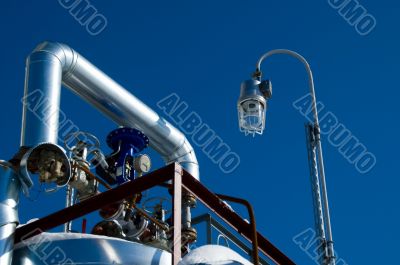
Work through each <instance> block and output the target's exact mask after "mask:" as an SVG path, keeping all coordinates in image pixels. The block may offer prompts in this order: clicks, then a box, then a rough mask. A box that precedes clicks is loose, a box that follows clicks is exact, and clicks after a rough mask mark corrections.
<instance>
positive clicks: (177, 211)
mask: <svg viewBox="0 0 400 265" xmlns="http://www.w3.org/2000/svg"><path fill="white" fill-rule="evenodd" d="M182 174H183V171H182V167H181V166H180V165H179V164H175V172H174V179H173V183H172V185H173V206H172V207H173V219H174V240H173V245H172V253H173V254H172V264H173V265H177V264H178V262H179V261H180V259H181V255H182V254H181V229H182V228H181V225H182V220H181V218H182V215H181V214H182V213H181V208H182Z"/></svg>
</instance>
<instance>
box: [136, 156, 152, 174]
mask: <svg viewBox="0 0 400 265" xmlns="http://www.w3.org/2000/svg"><path fill="white" fill-rule="evenodd" d="M133 167H134V169H135V170H136V171H137V172H139V173H147V172H149V171H150V168H151V161H150V157H149V156H148V155H139V156H137V157H135V161H134V162H133Z"/></svg>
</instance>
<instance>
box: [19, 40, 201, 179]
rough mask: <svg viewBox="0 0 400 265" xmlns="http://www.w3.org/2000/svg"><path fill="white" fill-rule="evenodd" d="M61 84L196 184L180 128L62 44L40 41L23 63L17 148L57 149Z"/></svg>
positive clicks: (196, 171)
mask: <svg viewBox="0 0 400 265" xmlns="http://www.w3.org/2000/svg"><path fill="white" fill-rule="evenodd" d="M61 84H63V85H65V86H66V87H68V88H69V89H70V90H71V91H73V92H74V93H75V94H76V95H78V96H79V97H81V98H82V99H84V100H85V101H86V102H88V103H89V104H91V105H92V106H94V107H95V108H96V109H98V110H99V111H100V112H101V113H103V114H104V115H105V116H107V117H109V118H110V119H111V120H113V121H114V122H116V123H117V124H119V125H121V126H127V127H134V128H137V129H139V130H141V131H142V132H143V133H144V134H145V135H146V136H147V137H149V139H150V146H151V147H152V148H153V149H154V150H156V151H157V152H158V153H159V154H160V155H161V156H162V157H163V159H164V161H165V162H166V163H167V164H170V163H173V162H177V163H179V164H180V165H181V166H182V167H184V168H185V169H186V170H187V171H188V172H190V174H191V175H192V176H194V177H195V178H197V179H199V166H198V162H197V158H196V155H195V153H194V151H193V148H192V146H191V145H190V143H189V142H188V140H187V139H186V137H185V136H184V135H183V134H182V133H181V132H180V131H179V130H178V129H176V128H175V127H174V126H173V125H171V124H170V123H169V122H167V121H166V120H165V119H163V118H162V117H160V116H159V115H158V114H157V113H156V112H155V111H153V110H152V109H151V108H149V107H148V106H147V105H145V104H144V103H143V102H142V101H140V100H139V99H138V98H136V97H135V96H133V95H132V94H131V93H130V92H128V91H127V90H126V89H125V88H123V87H122V86H121V85H119V84H118V83H116V82H115V81H114V80H112V79H111V78H110V77H109V76H107V75H106V74H105V73H103V72H102V71H101V70H99V69H98V68H96V67H95V66H94V65H92V64H91V63H90V62H89V61H87V60H86V59H85V58H83V57H82V56H81V55H80V54H78V53H77V52H76V51H74V50H73V49H71V48H70V47H68V46H66V45H64V44H60V43H52V42H44V43H42V44H40V45H39V46H38V47H37V48H36V49H35V50H34V51H33V52H32V53H31V55H30V56H29V57H28V59H27V66H26V79H25V93H24V100H23V103H24V109H23V121H22V132H21V146H35V145H37V144H38V143H42V142H49V143H54V144H57V141H58V139H57V138H58V130H59V118H60V117H59V115H60V114H59V107H60V91H61ZM38 101H40V104H38ZM61 119H62V117H61Z"/></svg>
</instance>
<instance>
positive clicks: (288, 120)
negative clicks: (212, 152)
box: [0, 0, 400, 265]
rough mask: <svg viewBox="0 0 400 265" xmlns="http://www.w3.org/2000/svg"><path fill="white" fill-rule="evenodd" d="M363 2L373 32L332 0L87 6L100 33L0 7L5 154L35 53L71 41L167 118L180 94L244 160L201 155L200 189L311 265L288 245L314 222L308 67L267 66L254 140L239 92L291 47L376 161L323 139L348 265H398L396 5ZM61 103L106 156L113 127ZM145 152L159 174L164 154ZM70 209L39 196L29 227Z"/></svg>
mask: <svg viewBox="0 0 400 265" xmlns="http://www.w3.org/2000/svg"><path fill="white" fill-rule="evenodd" d="M359 3H360V4H361V5H362V6H363V7H364V8H365V9H366V10H367V12H368V13H369V14H371V15H372V16H373V17H374V18H375V19H376V21H377V25H376V27H375V28H374V29H373V30H372V32H370V34H368V35H366V36H362V35H359V34H358V33H357V31H356V29H355V27H353V26H351V25H349V24H348V23H347V22H346V21H345V19H344V18H343V17H342V16H340V14H339V12H338V10H335V9H334V8H332V7H331V6H330V5H329V2H328V1H327V0H322V1H317V0H312V1H294V0H291V1H290V0H281V1H269V0H264V1H258V0H257V1H247V2H245V1H210V0H204V1H140V3H139V2H138V1H135V2H134V1H112V2H110V1H92V4H93V5H94V6H95V7H96V9H97V11H98V13H99V14H102V15H104V17H105V18H106V19H107V26H106V28H105V29H104V31H102V32H100V33H99V34H98V35H96V36H93V35H91V34H89V33H88V31H87V30H86V27H85V26H82V25H81V24H80V23H79V22H78V21H76V20H75V18H74V17H72V16H71V15H70V13H69V11H68V10H66V9H65V8H63V7H62V6H61V5H60V4H59V1H54V0H53V1H50V0H43V1H33V0H30V1H28V0H27V1H7V2H6V1H4V2H3V3H2V6H1V9H0V13H1V15H0V29H1V34H2V42H1V43H0V47H1V50H2V51H3V54H2V63H1V64H0V78H1V80H2V88H1V91H2V99H3V102H2V104H1V105H0V108H1V110H0V111H1V113H3V123H2V124H3V125H2V130H1V131H0V135H1V137H0V155H1V158H2V159H9V158H10V157H11V156H12V155H13V154H14V153H15V152H16V151H17V149H18V146H19V138H20V129H21V116H22V105H21V102H20V99H21V98H22V95H23V85H24V67H25V58H26V56H27V55H28V54H29V53H30V51H31V50H32V49H33V48H34V47H35V46H36V45H37V44H39V43H40V42H42V41H44V40H52V41H59V42H64V43H67V44H69V45H70V46H71V47H73V48H74V49H76V50H77V51H78V52H80V53H81V54H82V55H84V56H85V57H86V58H87V59H89V60H90V61H91V62H92V63H93V64H95V65H96V66H98V67H99V68H100V69H102V70H103V71H104V72H106V73H107V74H109V75H110V76H111V77H112V78H114V79H115V80H116V81H117V82H119V83H120V84H122V85H123V86H124V87H126V88H127V89H128V90H129V91H131V92H132V93H133V94H134V95H136V96H137V97H138V98H140V99H141V100H142V101H144V102H145V103H147V104H148V105H149V106H151V107H152V108H154V109H156V110H157V111H158V112H159V113H161V110H160V109H158V108H157V105H156V103H157V102H158V101H159V100H161V99H163V98H165V97H166V96H168V95H170V94H171V93H176V94H177V95H179V96H180V98H181V99H182V100H184V101H186V102H187V103H188V105H189V108H190V110H192V111H195V112H196V113H198V114H199V115H200V117H201V118H202V120H203V122H205V123H206V124H208V125H209V126H210V128H212V129H213V130H214V131H215V132H216V133H217V134H218V135H219V136H220V137H221V139H223V141H224V142H225V143H226V144H228V145H229V146H230V148H231V150H232V151H234V152H236V153H237V154H238V155H239V156H240V159H241V163H240V166H239V167H238V168H237V170H235V171H234V172H232V173H230V174H225V173H223V172H222V171H221V170H220V169H219V167H218V165H216V164H215V163H213V162H212V161H211V160H210V159H209V158H208V157H207V155H205V154H204V153H203V152H202V151H201V150H200V148H198V150H197V149H196V147H195V150H196V151H197V156H198V159H199V162H200V168H201V176H202V182H203V183H204V184H205V185H206V186H208V187H209V188H211V189H212V190H214V191H216V192H220V193H227V194H231V195H236V196H240V197H243V198H247V199H248V200H250V201H251V202H252V203H253V205H254V207H255V210H256V216H257V223H258V229H259V230H260V231H261V232H262V233H263V234H264V235H265V236H266V237H267V238H269V239H270V240H271V241H272V242H273V243H274V244H276V245H277V246H278V247H279V248H280V249H281V250H282V251H284V252H285V253H286V254H287V255H288V256H289V257H291V258H292V259H293V260H294V261H295V262H297V263H298V264H313V263H312V260H311V259H310V258H309V257H308V256H307V254H306V253H305V252H303V251H302V250H301V249H300V248H299V247H298V246H297V245H296V244H295V243H294V242H293V240H292V239H293V237H294V236H296V235H297V234H299V233H301V232H302V231H304V230H305V229H307V228H309V227H313V213H312V208H311V207H312V203H311V193H310V184H309V177H308V165H307V156H306V147H305V136H304V126H303V124H304V118H303V117H302V115H301V114H300V113H299V112H298V111H297V110H295V109H294V108H293V107H292V103H293V102H294V101H295V100H296V99H298V98H300V97H301V96H303V95H305V94H306V93H307V91H308V87H307V79H306V74H305V71H304V69H303V67H302V65H301V64H300V63H299V62H297V61H296V60H295V59H293V58H290V57H287V56H284V55H281V56H279V55H277V56H275V57H271V58H270V59H268V60H267V61H266V62H265V63H264V64H263V70H264V76H265V77H268V78H270V79H272V82H273V85H274V95H273V99H272V100H271V102H270V105H269V110H268V112H267V129H266V132H265V134H264V135H262V136H258V137H256V138H251V137H245V136H244V135H242V134H241V133H240V132H239V130H238V126H237V113H236V101H237V98H238V94H239V86H240V83H241V82H242V81H243V80H245V79H247V78H249V75H250V74H251V73H252V71H254V65H255V63H256V60H257V59H258V57H259V56H260V55H261V54H262V53H264V52H266V51H268V50H271V49H274V48H288V49H292V50H295V51H297V52H299V53H301V54H302V55H304V56H305V57H306V58H307V59H308V61H309V62H310V64H311V67H312V69H313V72H314V75H315V76H314V78H315V84H316V92H317V98H318V100H319V101H321V102H322V103H323V104H324V105H325V107H326V110H329V111H331V112H332V113H334V115H335V116H336V117H337V118H338V120H339V122H340V123H342V124H344V125H345V126H346V127H347V129H349V130H350V131H351V132H352V135H354V136H355V137H357V138H358V139H359V141H360V142H361V143H362V144H364V145H365V146H366V148H367V149H368V151H369V152H371V153H373V154H374V155H375V157H376V159H377V163H376V166H375V167H374V168H373V169H372V170H371V171H370V172H368V173H366V174H361V173H359V172H358V171H357V169H356V167H355V166H354V165H353V164H351V163H349V162H348V161H347V160H346V158H345V157H344V156H343V155H342V154H341V153H340V152H339V150H338V148H337V147H334V146H333V145H331V144H330V143H329V142H328V140H327V137H326V136H324V137H323V139H322V141H323V147H324V155H325V160H326V161H325V163H326V175H327V183H328V191H329V199H330V205H331V215H332V218H331V219H332V227H333V236H334V241H335V247H336V250H337V252H338V255H339V257H340V258H342V259H343V260H345V261H346V262H347V263H348V264H350V265H352V264H379V265H395V264H398V261H397V260H398V259H397V248H398V246H399V243H398V240H397V239H398V238H399V236H400V231H399V228H398V223H399V221H400V214H399V207H398V202H399V195H398V194H399V193H398V186H399V184H400V180H399V174H398V173H396V172H398V170H397V163H398V150H399V148H400V143H399V137H398V135H399V133H400V130H399V123H398V114H399V109H398V97H399V92H398V91H397V90H398V89H397V87H398V60H399V59H400V54H399V52H398V47H399V44H400V41H399V37H398V36H399V34H398V33H399V29H398V20H397V17H398V12H399V11H400V4H399V3H397V2H393V1H372V0H360V1H359ZM61 108H62V110H63V111H64V113H66V114H67V116H68V117H69V118H70V119H71V120H73V121H74V122H75V123H76V124H77V125H78V126H79V127H80V128H82V130H85V131H90V132H92V133H94V134H96V135H97V136H98V137H99V138H100V139H101V140H102V143H103V147H104V149H105V150H106V152H108V151H109V150H107V148H106V147H105V141H104V140H105V136H106V135H107V133H108V132H109V131H111V130H113V129H114V128H115V125H114V124H113V123H112V122H111V121H109V120H107V119H106V118H104V117H102V116H101V114H99V113H98V112H97V111H95V110H93V109H92V108H91V107H89V106H88V105H87V104H85V103H83V102H82V101H81V100H80V99H78V98H77V97H75V96H74V95H73V94H72V93H71V92H69V91H68V90H66V89H65V90H63V92H62V105H61ZM167 119H168V117H167ZM170 121H171V120H170ZM171 122H172V121H171ZM150 154H152V158H153V161H154V163H155V165H154V167H155V168H156V167H161V166H162V165H163V164H162V162H161V160H160V158H159V157H157V154H155V153H154V152H150ZM55 198H57V199H55ZM63 205H64V202H63V192H59V193H58V194H52V195H45V194H40V198H39V201H38V202H35V203H33V202H30V201H29V200H25V199H24V200H23V201H22V203H21V221H23V222H24V221H26V220H28V219H30V218H33V217H41V216H44V215H45V214H47V213H50V212H52V211H54V210H56V209H60V208H61V207H63Z"/></svg>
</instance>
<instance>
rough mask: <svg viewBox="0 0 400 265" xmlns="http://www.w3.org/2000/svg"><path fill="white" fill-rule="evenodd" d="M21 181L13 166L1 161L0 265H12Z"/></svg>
mask: <svg viewBox="0 0 400 265" xmlns="http://www.w3.org/2000/svg"><path fill="white" fill-rule="evenodd" d="M20 190H21V184H20V181H19V179H18V177H17V175H16V173H15V171H14V170H13V169H12V166H11V164H9V163H8V162H6V161H0V264H1V265H10V264H11V261H12V257H13V248H14V232H15V228H16V226H17V224H18V221H19V220H18V210H17V208H18V202H19V193H20Z"/></svg>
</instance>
